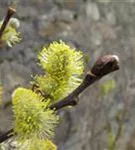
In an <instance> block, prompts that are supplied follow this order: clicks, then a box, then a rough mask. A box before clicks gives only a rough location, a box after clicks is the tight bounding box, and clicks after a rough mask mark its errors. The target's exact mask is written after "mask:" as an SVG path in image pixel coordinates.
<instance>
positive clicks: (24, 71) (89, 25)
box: [0, 0, 135, 150]
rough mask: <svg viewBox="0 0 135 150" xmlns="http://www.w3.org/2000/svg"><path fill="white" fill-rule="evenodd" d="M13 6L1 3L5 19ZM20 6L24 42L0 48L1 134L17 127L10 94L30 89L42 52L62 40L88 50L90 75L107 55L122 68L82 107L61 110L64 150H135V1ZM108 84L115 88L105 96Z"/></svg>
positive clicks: (50, 1)
mask: <svg viewBox="0 0 135 150" xmlns="http://www.w3.org/2000/svg"><path fill="white" fill-rule="evenodd" d="M11 2H13V1H11V0H0V19H3V17H4V16H5V14H6V11H7V7H8V6H9V5H10V4H11ZM14 2H17V13H16V14H15V16H14V17H16V18H18V19H19V20H20V22H21V25H20V28H19V31H20V32H21V36H22V41H21V42H20V43H19V44H17V45H16V46H15V47H13V48H12V49H11V48H8V47H6V48H3V49H0V80H1V83H2V84H3V86H4V90H5V93H6V94H5V96H4V99H5V101H4V108H1V109H0V134H2V133H3V132H4V131H7V130H8V129H10V128H11V126H12V111H11V107H10V94H11V93H12V91H13V90H14V89H15V88H16V87H18V86H20V85H21V86H25V87H27V86H29V85H28V83H29V81H30V80H31V75H33V74H36V73H39V72H40V69H39V68H38V66H37V63H36V62H37V58H36V54H37V53H38V52H39V51H40V50H41V48H42V47H43V46H44V45H47V44H48V43H50V42H51V41H53V40H59V39H62V40H63V41H65V42H67V43H68V44H69V45H71V46H72V47H75V48H76V49H81V50H82V51H83V52H84V55H85V57H86V71H87V70H88V68H90V67H91V66H92V64H93V62H94V61H95V60H96V59H97V58H98V57H99V56H102V55H105V54H115V55H118V56H119V57H120V70H119V71H117V72H116V73H113V74H110V75H108V76H107V77H105V78H104V79H102V80H101V81H99V82H97V83H96V84H94V85H93V86H92V87H90V88H88V89H87V90H86V91H85V92H84V93H83V94H82V95H81V96H80V102H79V104H78V105H77V106H76V107H74V108H67V109H63V110H61V111H60V112H59V114H60V116H61V124H60V125H59V127H58V129H57V131H56V139H55V142H56V144H57V145H58V150H135V144H134V143H135V126H134V125H135V0H115V1H114V0H20V1H17V0H16V1H14ZM107 81H113V85H114V86H115V88H114V89H113V90H111V92H109V93H108V92H107V93H106V94H103V92H102V90H101V89H102V88H101V87H102V85H103V84H105V83H106V82H107ZM111 83H112V82H111ZM113 139H114V140H113ZM112 141H115V142H112ZM111 146H112V147H113V148H112V149H111ZM10 149H12V148H11V147H10V148H9V150H10Z"/></svg>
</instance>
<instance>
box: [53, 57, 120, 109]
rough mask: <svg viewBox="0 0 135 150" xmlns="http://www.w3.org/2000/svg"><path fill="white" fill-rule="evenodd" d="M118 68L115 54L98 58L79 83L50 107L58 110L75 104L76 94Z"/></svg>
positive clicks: (76, 101)
mask: <svg viewBox="0 0 135 150" xmlns="http://www.w3.org/2000/svg"><path fill="white" fill-rule="evenodd" d="M118 69H119V58H118V57H117V56H116V55H106V56H103V57H101V58H99V59H98V60H97V61H96V63H95V64H94V66H93V67H92V69H91V71H89V72H88V73H87V75H86V77H85V78H84V80H83V82H82V83H81V85H80V86H79V87H78V88H77V89H76V90H75V91H73V92H72V93H71V94H70V95H68V96H67V97H65V98H64V99H62V100H60V101H58V102H57V103H55V104H52V105H51V106H50V108H51V109H56V110H58V109H61V108H63V107H66V106H74V105H76V104H77V103H78V101H79V100H78V96H79V94H80V93H81V92H83V91H84V90H85V89H86V88H87V87H88V86H90V85H92V84H93V83H94V82H95V81H97V80H99V79H100V78H102V77H103V76H105V75H107V74H109V73H111V72H114V71H116V70H118Z"/></svg>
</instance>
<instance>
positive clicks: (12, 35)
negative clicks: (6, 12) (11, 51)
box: [0, 18, 21, 47]
mask: <svg viewBox="0 0 135 150" xmlns="http://www.w3.org/2000/svg"><path fill="white" fill-rule="evenodd" d="M2 22H3V21H1V22H0V27H1V25H2ZM18 27H19V21H18V20H17V19H15V18H11V20H10V22H9V24H8V25H7V27H6V29H5V30H4V33H3V35H2V41H3V42H4V43H5V44H7V45H8V46H9V47H12V46H13V45H14V44H16V43H18V42H20V40H21V39H20V37H19V36H20V33H19V32H18V31H17V28H18Z"/></svg>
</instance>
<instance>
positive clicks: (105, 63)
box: [91, 55, 119, 77]
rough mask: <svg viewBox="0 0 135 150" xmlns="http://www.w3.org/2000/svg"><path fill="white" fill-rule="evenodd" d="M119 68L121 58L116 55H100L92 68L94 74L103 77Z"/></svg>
mask: <svg viewBox="0 0 135 150" xmlns="http://www.w3.org/2000/svg"><path fill="white" fill-rule="evenodd" d="M118 69H119V58H118V56H116V55H105V56H103V57H100V58H99V59H98V60H97V61H96V63H95V64H94V66H93V68H92V69H91V72H92V74H94V75H95V76H98V77H102V76H104V75H106V74H108V73H110V72H113V71H116V70H118Z"/></svg>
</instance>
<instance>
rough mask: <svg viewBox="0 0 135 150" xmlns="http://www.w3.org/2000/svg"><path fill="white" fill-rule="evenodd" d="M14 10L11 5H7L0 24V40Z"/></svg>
mask: <svg viewBox="0 0 135 150" xmlns="http://www.w3.org/2000/svg"><path fill="white" fill-rule="evenodd" d="M15 12H16V10H15V9H14V8H12V7H9V8H8V11H7V14H6V17H5V18H4V21H3V23H2V26H1V28H0V40H1V38H2V35H3V32H4V30H5V28H6V26H7V25H8V22H9V20H10V18H11V17H12V15H13V14H14V13H15Z"/></svg>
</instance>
